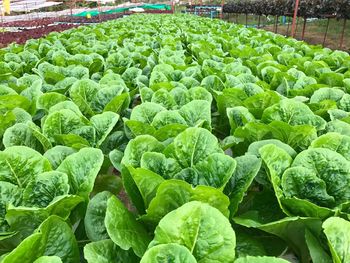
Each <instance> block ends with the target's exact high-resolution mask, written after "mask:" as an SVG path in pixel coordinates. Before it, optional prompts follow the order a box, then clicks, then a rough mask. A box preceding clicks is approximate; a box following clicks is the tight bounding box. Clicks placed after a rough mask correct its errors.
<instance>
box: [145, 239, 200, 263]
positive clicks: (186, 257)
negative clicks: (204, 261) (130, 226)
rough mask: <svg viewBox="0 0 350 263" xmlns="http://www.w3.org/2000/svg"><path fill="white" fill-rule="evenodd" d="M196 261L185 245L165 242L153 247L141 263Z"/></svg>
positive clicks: (192, 262)
mask: <svg viewBox="0 0 350 263" xmlns="http://www.w3.org/2000/svg"><path fill="white" fill-rule="evenodd" d="M169 261H171V262H181V263H196V262H197V261H196V259H195V258H194V257H193V255H192V254H191V252H190V251H189V250H188V249H187V248H186V247H185V246H181V245H178V244H171V243H170V244H163V245H158V246H155V247H151V248H150V249H149V250H147V251H146V253H145V254H144V255H143V257H142V259H141V261H140V263H162V262H169Z"/></svg>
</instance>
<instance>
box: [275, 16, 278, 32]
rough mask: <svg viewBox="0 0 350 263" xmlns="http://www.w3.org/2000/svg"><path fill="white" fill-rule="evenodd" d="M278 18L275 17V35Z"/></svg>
mask: <svg viewBox="0 0 350 263" xmlns="http://www.w3.org/2000/svg"><path fill="white" fill-rule="evenodd" d="M277 26H278V16H275V34H277Z"/></svg>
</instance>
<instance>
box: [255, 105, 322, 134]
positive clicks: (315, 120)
mask: <svg viewBox="0 0 350 263" xmlns="http://www.w3.org/2000/svg"><path fill="white" fill-rule="evenodd" d="M261 120H262V122H264V123H270V122H272V121H283V122H286V123H288V124H290V125H293V126H294V125H303V124H308V125H311V126H314V127H315V128H316V129H317V130H322V129H324V128H325V126H326V121H325V120H323V119H322V118H321V117H319V116H316V115H315V114H314V113H313V112H312V111H311V110H310V109H309V107H308V106H307V105H305V104H304V103H302V102H297V101H295V100H289V99H284V100H281V101H280V102H279V103H278V104H275V105H273V106H271V107H269V108H267V109H266V110H265V111H264V113H263V115H262V118H261Z"/></svg>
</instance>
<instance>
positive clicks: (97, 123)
mask: <svg viewBox="0 0 350 263" xmlns="http://www.w3.org/2000/svg"><path fill="white" fill-rule="evenodd" d="M118 120H119V115H118V114H116V113H114V112H111V111H105V112H104V113H102V114H97V115H94V116H92V117H91V119H90V121H91V124H92V126H93V127H94V128H95V130H96V146H97V147H99V146H100V145H101V144H102V143H103V142H104V140H105V139H106V138H107V136H108V135H109V133H110V132H111V131H112V130H113V128H114V126H115V125H116V124H117V122H118Z"/></svg>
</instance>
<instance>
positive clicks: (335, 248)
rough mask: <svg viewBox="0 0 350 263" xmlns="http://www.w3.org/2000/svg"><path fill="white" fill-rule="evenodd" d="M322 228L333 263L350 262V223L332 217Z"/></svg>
mask: <svg viewBox="0 0 350 263" xmlns="http://www.w3.org/2000/svg"><path fill="white" fill-rule="evenodd" d="M322 227H323V229H324V233H325V234H326V236H327V239H328V245H329V248H330V250H331V253H332V258H333V262H336V263H342V262H348V261H349V260H350V253H349V251H350V242H349V232H350V223H349V221H346V220H344V219H342V218H339V217H331V218H328V219H327V220H326V221H325V222H324V223H323V225H322Z"/></svg>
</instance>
